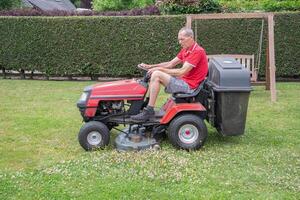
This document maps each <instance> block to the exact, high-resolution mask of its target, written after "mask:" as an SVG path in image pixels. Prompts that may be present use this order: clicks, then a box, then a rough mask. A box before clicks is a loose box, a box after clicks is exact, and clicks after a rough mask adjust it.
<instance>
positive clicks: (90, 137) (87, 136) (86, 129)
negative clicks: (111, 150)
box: [78, 121, 110, 151]
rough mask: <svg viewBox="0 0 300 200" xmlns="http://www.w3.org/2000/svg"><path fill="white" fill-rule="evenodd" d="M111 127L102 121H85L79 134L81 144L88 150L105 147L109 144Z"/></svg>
mask: <svg viewBox="0 0 300 200" xmlns="http://www.w3.org/2000/svg"><path fill="white" fill-rule="evenodd" d="M109 137H110V135H109V129H108V128H107V126H106V125H105V124H103V123H102V122H97V121H91V122H88V123H85V124H84V125H83V126H82V127H81V129H80V131H79V134H78V141H79V144H80V145H81V146H82V148H84V149H85V150H86V151H91V150H96V149H99V148H103V147H105V146H106V145H108V144H109Z"/></svg>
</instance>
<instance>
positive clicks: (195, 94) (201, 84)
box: [172, 79, 206, 99]
mask: <svg viewBox="0 0 300 200" xmlns="http://www.w3.org/2000/svg"><path fill="white" fill-rule="evenodd" d="M205 82H206V79H204V80H203V81H202V82H201V83H200V85H199V86H198V87H197V89H196V90H195V91H194V92H193V93H191V94H187V93H174V94H172V96H173V97H174V98H180V99H182V98H190V97H196V96H197V95H198V94H199V93H200V91H201V89H202V88H203V85H204V84H205Z"/></svg>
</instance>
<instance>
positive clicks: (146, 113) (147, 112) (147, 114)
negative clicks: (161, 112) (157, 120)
mask: <svg viewBox="0 0 300 200" xmlns="http://www.w3.org/2000/svg"><path fill="white" fill-rule="evenodd" d="M152 117H154V110H153V109H148V108H144V109H143V111H142V112H141V113H140V114H137V115H134V116H131V117H130V119H132V120H134V121H144V122H146V121H148V120H149V119H150V118H152Z"/></svg>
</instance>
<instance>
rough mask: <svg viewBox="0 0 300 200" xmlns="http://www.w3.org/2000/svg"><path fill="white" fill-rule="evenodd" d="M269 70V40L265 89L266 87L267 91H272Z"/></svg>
mask: <svg viewBox="0 0 300 200" xmlns="http://www.w3.org/2000/svg"><path fill="white" fill-rule="evenodd" d="M269 69H270V58H269V39H268V41H267V48H266V69H265V79H266V83H265V87H266V90H270V73H269Z"/></svg>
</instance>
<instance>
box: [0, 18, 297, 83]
mask: <svg viewBox="0 0 300 200" xmlns="http://www.w3.org/2000/svg"><path fill="white" fill-rule="evenodd" d="M275 21H276V26H275V40H276V66H277V76H299V75H300V67H299V63H300V60H299V57H298V56H297V55H298V54H299V53H300V48H299V41H300V35H299V31H300V30H299V27H300V26H299V25H300V24H299V21H300V13H289V14H278V15H276V17H275ZM184 24H185V16H151V17H150V16H143V17H0V67H3V68H6V69H13V70H19V69H25V70H38V71H42V72H45V73H47V74H48V75H64V76H67V75H70V74H78V75H100V76H111V77H120V76H123V77H124V76H139V75H140V74H139V71H138V70H137V69H136V65H137V64H138V63H141V62H146V63H157V62H161V61H165V60H169V59H172V58H173V57H174V56H175V55H176V53H177V51H178V50H179V48H180V47H179V45H178V43H177V32H178V30H179V29H180V28H181V27H182V26H184ZM194 26H195V23H194ZM260 26H261V20H206V21H197V33H198V41H199V42H200V43H201V44H202V45H203V46H204V47H205V48H206V50H207V53H208V54H220V53H230V54H253V53H255V52H256V51H257V48H258V41H259V35H260ZM265 33H266V27H265ZM265 38H266V37H265ZM264 55H265V43H264V50H263V55H262V56H263V57H264ZM264 64H265V61H264V60H263V61H262V66H261V68H260V69H261V72H262V73H261V74H263V73H264V68H263V67H264Z"/></svg>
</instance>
